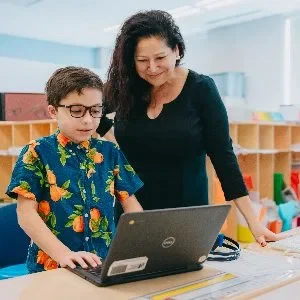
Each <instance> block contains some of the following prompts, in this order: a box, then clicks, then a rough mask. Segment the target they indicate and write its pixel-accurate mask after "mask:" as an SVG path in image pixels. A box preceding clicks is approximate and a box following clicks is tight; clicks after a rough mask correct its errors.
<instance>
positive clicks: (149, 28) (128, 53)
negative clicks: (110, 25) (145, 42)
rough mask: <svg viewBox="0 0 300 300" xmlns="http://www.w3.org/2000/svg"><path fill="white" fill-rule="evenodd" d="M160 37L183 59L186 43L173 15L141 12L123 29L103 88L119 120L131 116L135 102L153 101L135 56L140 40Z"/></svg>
mask: <svg viewBox="0 0 300 300" xmlns="http://www.w3.org/2000/svg"><path fill="white" fill-rule="evenodd" d="M151 36H159V37H161V38H163V39H165V41H166V43H167V45H168V46H169V47H170V48H171V49H172V50H175V48H176V46H178V49H179V56H180V59H179V60H177V61H176V66H177V65H178V64H179V63H180V60H181V59H182V58H183V57H184V52H185V44H184V40H183V38H182V35H181V33H180V30H179V28H178V26H177V25H176V24H175V22H174V19H173V18H172V16H171V15H170V14H169V13H167V12H165V11H161V10H149V11H142V12H139V13H137V14H135V15H133V16H131V17H130V18H128V19H127V20H126V21H125V22H124V24H123V26H122V27H121V29H120V31H119V33H118V36H117V39H116V43H115V48H114V51H113V56H112V60H111V63H110V66H109V69H108V80H107V83H106V84H105V87H104V99H105V102H106V105H107V106H108V107H109V110H113V111H116V112H117V115H118V117H119V118H124V119H126V117H127V116H128V114H129V112H130V109H131V107H132V105H133V103H134V101H147V102H148V101H149V100H150V88H151V86H150V84H149V83H147V82H146V81H145V80H143V79H142V78H140V77H139V76H138V74H137V72H136V69H135V61H134V54H135V50H136V45H137V43H138V41H139V40H140V39H141V38H144V37H151Z"/></svg>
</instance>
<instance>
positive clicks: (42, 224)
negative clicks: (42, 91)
mask: <svg viewBox="0 0 300 300" xmlns="http://www.w3.org/2000/svg"><path fill="white" fill-rule="evenodd" d="M102 91H103V83H102V81H101V79H100V78H99V77H98V76H97V75H96V74H94V73H93V72H91V71H90V70H88V69H85V68H77V67H66V68H62V69H58V70H57V71H56V72H54V74H53V75H52V76H51V78H50V79H49V80H48V82H47V85H46V94H47V101H48V104H49V106H48V111H49V114H50V116H51V118H53V119H56V120H57V124H58V131H57V132H56V133H55V134H53V135H50V136H47V137H43V138H40V139H38V140H35V141H31V142H30V143H29V144H28V145H27V146H25V147H24V148H23V150H22V152H21V154H20V156H19V158H18V161H17V163H16V165H15V168H14V171H13V174H12V179H11V182H10V185H9V186H8V189H7V195H8V196H10V197H13V198H17V199H18V206H17V214H18V221H19V224H20V226H21V227H22V228H23V230H24V231H25V232H26V233H27V234H28V235H29V236H30V238H31V239H32V243H31V245H30V246H29V250H28V257H27V266H28V270H29V272H30V273H33V272H39V271H43V270H49V269H55V268H57V267H58V266H61V267H65V266H69V267H71V268H75V267H76V265H75V263H77V264H79V265H81V266H82V267H83V268H87V267H88V265H90V266H92V267H96V266H97V265H99V264H101V261H100V257H103V258H104V257H106V255H107V252H108V247H109V245H110V243H111V239H112V237H113V234H114V230H115V225H114V218H113V207H114V196H116V198H117V199H118V200H119V201H120V202H121V205H122V207H123V209H124V211H125V212H134V211H142V207H141V206H140V204H139V203H138V201H137V200H136V198H135V196H134V193H135V192H136V191H137V190H138V189H139V188H140V187H141V186H142V185H143V183H142V182H141V181H140V179H139V178H138V176H137V175H136V174H135V172H134V170H133V169H132V168H131V166H130V165H129V164H128V162H127V161H126V159H125V157H124V155H123V154H122V152H121V151H120V150H119V149H118V148H117V146H116V145H114V144H113V143H110V142H106V141H101V140H98V139H95V138H92V134H93V133H95V131H96V129H97V127H98V125H99V122H100V118H101V115H102Z"/></svg>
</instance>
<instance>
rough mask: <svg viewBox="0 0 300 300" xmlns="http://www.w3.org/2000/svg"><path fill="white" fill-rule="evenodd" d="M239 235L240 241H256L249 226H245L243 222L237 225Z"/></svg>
mask: <svg viewBox="0 0 300 300" xmlns="http://www.w3.org/2000/svg"><path fill="white" fill-rule="evenodd" d="M237 235H238V241H239V242H242V243H253V242H254V241H255V239H254V237H253V235H252V233H251V231H250V229H249V227H248V226H243V225H241V224H238V225H237Z"/></svg>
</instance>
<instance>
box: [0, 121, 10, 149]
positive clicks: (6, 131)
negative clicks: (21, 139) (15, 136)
mask: <svg viewBox="0 0 300 300" xmlns="http://www.w3.org/2000/svg"><path fill="white" fill-rule="evenodd" d="M0 137H1V143H0V149H1V150H7V149H8V148H9V147H10V146H11V145H12V127H11V126H10V125H2V124H1V125H0Z"/></svg>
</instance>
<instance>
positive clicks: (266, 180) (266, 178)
mask: <svg viewBox="0 0 300 300" xmlns="http://www.w3.org/2000/svg"><path fill="white" fill-rule="evenodd" d="M273 174H274V155H273V154H260V155H259V193H260V198H269V199H273V189H274V188H273V185H274V183H273Z"/></svg>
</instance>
